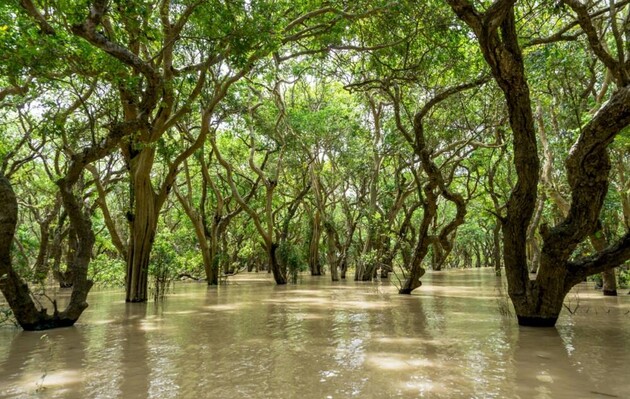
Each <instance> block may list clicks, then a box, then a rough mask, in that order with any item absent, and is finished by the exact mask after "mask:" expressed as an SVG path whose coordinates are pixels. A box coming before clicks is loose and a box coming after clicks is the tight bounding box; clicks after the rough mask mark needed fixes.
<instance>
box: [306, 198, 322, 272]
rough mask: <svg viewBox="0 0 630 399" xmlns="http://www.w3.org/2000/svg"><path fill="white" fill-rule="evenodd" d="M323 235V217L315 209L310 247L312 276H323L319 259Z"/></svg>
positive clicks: (309, 262)
mask: <svg viewBox="0 0 630 399" xmlns="http://www.w3.org/2000/svg"><path fill="white" fill-rule="evenodd" d="M321 235H322V226H321V217H320V212H319V210H317V209H316V210H315V214H314V215H313V219H312V220H311V237H310V241H309V247H308V267H309V269H310V271H311V276H321V275H322V274H323V273H322V265H321V263H320V261H319V240H320V238H321Z"/></svg>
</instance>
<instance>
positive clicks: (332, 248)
mask: <svg viewBox="0 0 630 399" xmlns="http://www.w3.org/2000/svg"><path fill="white" fill-rule="evenodd" d="M325 229H326V243H327V244H328V251H327V252H326V257H327V259H328V267H329V268H330V276H331V278H332V281H339V268H338V267H337V261H338V259H337V245H336V241H337V240H335V234H336V232H335V230H334V227H332V226H330V225H325Z"/></svg>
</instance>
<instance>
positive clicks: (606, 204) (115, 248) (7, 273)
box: [0, 0, 630, 329]
mask: <svg viewBox="0 0 630 399" xmlns="http://www.w3.org/2000/svg"><path fill="white" fill-rule="evenodd" d="M629 54H630V6H629V5H628V2H627V1H615V0H611V1H610V2H602V1H589V2H587V3H582V2H580V1H579V0H561V1H559V2H555V3H553V4H551V3H548V2H542V3H541V2H536V1H514V0H513V1H508V0H496V1H494V2H489V1H475V2H469V1H468V0H446V1H444V2H442V1H426V2H412V1H391V2H388V1H369V2H367V1H361V0H358V1H353V2H346V1H337V0H333V1H273V2H272V1H218V0H162V1H152V0H146V1H139V0H138V1H119V0H94V1H74V0H41V1H39V0H20V1H18V0H9V1H5V2H3V3H2V5H0V59H1V62H0V123H1V128H0V136H1V140H0V161H1V166H0V235H1V237H0V288H1V289H2V292H3V294H4V297H5V298H6V300H7V302H8V303H9V305H10V307H11V309H12V310H13V313H14V314H15V316H16V318H17V320H18V321H19V323H20V324H21V325H22V326H23V327H24V328H25V329H45V328H52V327H58V326H66V325H72V324H73V323H74V322H75V321H76V320H77V319H78V318H79V316H80V314H81V312H82V311H83V310H84V309H85V308H86V307H87V303H86V298H87V294H88V292H89V290H90V288H91V286H92V284H93V282H94V281H96V282H99V283H102V284H113V285H115V284H120V285H125V286H126V300H127V301H128V302H143V301H146V300H147V299H148V296H149V291H148V287H149V281H152V282H153V284H154V285H155V287H156V289H158V290H159V289H164V284H165V282H168V281H169V280H171V279H174V278H181V277H183V276H187V277H193V278H200V279H201V278H203V279H205V280H206V281H207V283H208V284H210V285H216V284H218V283H219V282H220V280H221V278H222V276H224V275H226V274H230V273H235V272H238V271H241V270H249V271H251V270H256V271H259V270H260V271H262V270H267V271H270V272H272V273H273V276H274V279H275V281H276V282H277V283H278V284H286V283H287V282H291V281H292V280H295V278H296V276H297V274H298V273H299V272H302V271H307V270H310V273H311V274H313V275H322V274H324V273H326V274H329V275H330V276H331V278H332V280H333V281H336V280H339V279H344V278H354V279H355V280H360V281H369V280H372V279H374V278H376V277H377V276H378V273H379V272H380V275H381V276H382V277H383V278H387V277H389V278H391V279H392V281H393V282H394V283H395V284H397V285H398V287H399V290H400V293H401V294H409V293H411V292H412V291H413V290H415V289H417V288H418V287H420V285H421V277H422V275H423V274H424V273H425V269H426V268H431V269H433V270H441V269H443V268H450V267H480V266H493V267H494V268H495V270H496V273H497V274H500V273H501V272H502V270H505V273H506V276H507V280H508V287H509V295H510V298H511V299H512V302H513V304H514V308H515V311H516V314H517V316H518V318H519V323H520V324H523V325H542V326H549V325H554V324H555V322H556V319H557V317H558V314H559V313H560V310H561V307H562V301H563V299H564V297H565V295H566V294H567V292H568V291H569V290H570V289H571V287H573V286H574V285H575V284H577V283H578V282H580V281H583V280H584V279H585V278H586V277H587V276H591V275H595V274H598V273H601V276H602V278H603V284H604V293H605V294H609V295H615V294H616V282H615V277H616V276H615V272H614V271H613V270H614V269H613V268H615V267H617V266H622V265H624V262H626V260H627V259H629V258H630V234H629V231H630V177H629V176H628V170H627V168H628V165H630V162H629V158H630V151H629V149H630V133H629V129H628V127H627V126H628V125H629V124H630V55H629ZM18 208H19V209H18ZM619 275H620V277H622V278H623V279H625V278H627V277H626V276H627V272H626V271H625V270H620V271H619ZM50 279H54V280H56V282H57V283H58V284H60V285H61V286H62V287H71V288H72V290H73V291H72V297H71V300H70V302H69V305H68V307H67V308H66V309H64V310H61V309H58V308H57V303H56V302H54V301H52V302H51V303H50V304H46V299H47V297H46V295H45V288H44V287H45V286H46V283H47V282H49V281H50ZM26 282H28V283H29V284H28V285H27V283H26ZM51 306H52V307H53V309H52V311H48V312H47V311H46V310H45V309H43V310H42V308H46V307H48V308H50V307H51Z"/></svg>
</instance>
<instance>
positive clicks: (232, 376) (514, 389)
mask: <svg viewBox="0 0 630 399" xmlns="http://www.w3.org/2000/svg"><path fill="white" fill-rule="evenodd" d="M239 279H240V280H239ZM233 281H234V284H232V285H230V286H227V287H225V286H222V287H219V288H211V289H207V288H206V287H205V286H203V285H196V284H188V285H180V286H178V287H177V288H176V294H175V295H173V296H171V297H169V298H168V300H167V301H166V302H164V303H163V304H160V305H154V304H152V303H150V304H144V305H142V304H125V303H124V302H123V301H121V300H120V298H121V297H122V295H121V294H120V293H112V292H96V291H95V292H94V293H93V294H92V295H91V297H90V304H91V306H90V308H89V309H88V311H87V312H86V313H85V315H84V317H83V318H82V319H81V320H80V323H79V324H77V325H76V326H75V327H73V328H68V329H61V330H54V331H50V332H46V333H33V332H30V333H29V332H18V331H16V330H13V329H10V328H0V342H3V343H4V345H1V346H0V397H2V398H5V397H6V398H22V397H32V396H34V395H39V396H41V397H51V398H175V397H181V398H189V397H208V398H232V397H247V398H301V399H302V398H304V399H308V398H328V397H330V398H350V397H360V398H386V397H403V398H416V397H429V398H459V397H461V398H472V397H478V398H523V399H524V398H537V399H545V398H564V397H566V398H574V397H575V398H591V397H593V398H597V397H600V398H601V397H624V396H625V397H627V393H628V392H630V383H629V382H628V379H627V378H626V375H625V374H626V373H625V370H626V368H627V367H626V366H627V364H628V361H629V360H630V328H628V327H630V316H629V315H628V314H627V312H628V311H629V310H630V298H629V297H627V296H626V297H619V298H613V299H610V298H606V299H604V298H601V297H599V296H598V295H597V293H592V292H591V290H590V289H589V288H586V287H581V288H580V290H582V291H581V292H580V293H579V294H580V299H579V307H580V311H578V312H576V314H575V315H570V314H568V312H565V313H563V315H562V317H561V319H560V321H559V325H558V328H557V329H545V330H539V329H527V328H519V327H518V326H516V325H515V322H514V321H513V320H512V319H510V318H506V317H503V316H502V315H501V312H500V311H499V301H498V300H497V295H498V293H499V289H500V287H501V285H502V282H501V280H500V279H497V278H496V277H494V275H493V272H492V270H483V271H476V270H475V271H463V272H460V271H458V272H446V273H440V274H428V275H427V277H426V279H425V284H424V285H423V287H422V288H421V289H420V290H419V291H418V292H417V293H416V294H414V295H412V296H399V295H397V294H396V289H395V288H394V287H391V286H388V285H387V284H380V283H378V284H376V283H375V284H365V283H359V284H355V283H353V282H340V283H335V284H333V283H330V282H329V281H327V280H326V279H325V278H319V279H317V278H313V279H309V278H305V279H304V283H303V284H302V285H298V286H288V287H276V286H274V285H273V283H272V282H271V281H270V280H269V276H267V275H263V274H260V275H255V274H251V275H243V276H242V277H241V276H236V277H235V278H233Z"/></svg>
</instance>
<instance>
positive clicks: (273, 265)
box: [267, 242, 287, 285]
mask: <svg viewBox="0 0 630 399" xmlns="http://www.w3.org/2000/svg"><path fill="white" fill-rule="evenodd" d="M277 250H278V244H277V243H275V242H274V243H270V244H269V245H268V246H267V257H268V262H269V270H270V271H271V272H272V273H273V278H274V280H276V284H278V285H284V284H286V283H287V271H286V267H285V266H283V265H281V264H280V262H279V261H278V255H277V253H276V252H277Z"/></svg>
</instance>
